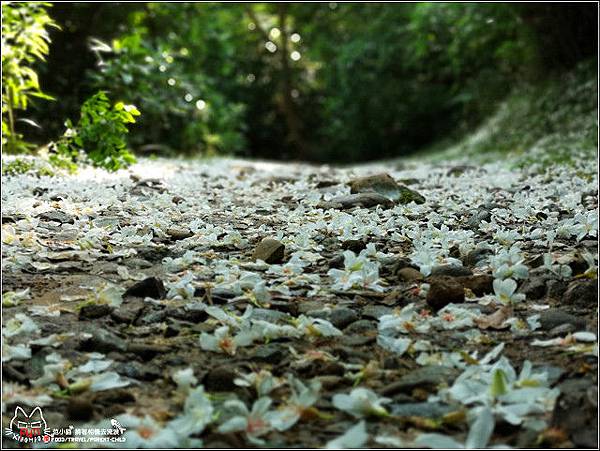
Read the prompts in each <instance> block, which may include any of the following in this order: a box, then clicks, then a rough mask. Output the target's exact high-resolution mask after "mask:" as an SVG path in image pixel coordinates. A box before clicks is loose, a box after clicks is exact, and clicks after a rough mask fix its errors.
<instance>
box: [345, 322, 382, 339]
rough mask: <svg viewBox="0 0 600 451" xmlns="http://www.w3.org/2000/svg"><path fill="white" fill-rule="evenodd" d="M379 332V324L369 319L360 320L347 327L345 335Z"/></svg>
mask: <svg viewBox="0 0 600 451" xmlns="http://www.w3.org/2000/svg"><path fill="white" fill-rule="evenodd" d="M376 330H377V323H376V322H375V321H369V320H367V319H360V320H358V321H354V322H353V323H351V324H349V325H348V326H346V328H345V329H344V333H346V334H348V335H351V334H364V333H365V332H373V331H376Z"/></svg>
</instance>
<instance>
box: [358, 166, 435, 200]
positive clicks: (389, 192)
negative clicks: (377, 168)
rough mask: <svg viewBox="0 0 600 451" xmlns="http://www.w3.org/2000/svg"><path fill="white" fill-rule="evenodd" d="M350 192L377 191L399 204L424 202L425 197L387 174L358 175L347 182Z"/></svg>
mask: <svg viewBox="0 0 600 451" xmlns="http://www.w3.org/2000/svg"><path fill="white" fill-rule="evenodd" d="M348 185H349V186H350V192H351V193H353V194H356V193H377V194H381V195H382V196H385V197H387V198H388V199H391V200H393V201H394V202H397V203H399V204H409V203H411V202H415V203H417V204H423V203H425V198H424V197H423V196H422V195H421V194H419V193H418V192H416V191H414V190H411V189H410V188H407V187H406V186H403V185H399V184H398V183H396V181H395V180H394V179H393V178H392V177H391V176H390V175H389V174H385V173H383V174H376V175H370V176H367V177H360V178H357V179H354V180H352V181H350V182H349V183H348Z"/></svg>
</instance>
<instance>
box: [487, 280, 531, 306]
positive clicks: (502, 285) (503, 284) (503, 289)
mask: <svg viewBox="0 0 600 451" xmlns="http://www.w3.org/2000/svg"><path fill="white" fill-rule="evenodd" d="M493 286H494V293H495V295H496V298H497V299H498V300H499V301H500V302H501V303H503V304H514V303H516V302H520V301H523V300H525V295H524V294H521V293H515V291H516V290H517V282H515V281H514V280H513V279H505V280H500V279H494V283H493Z"/></svg>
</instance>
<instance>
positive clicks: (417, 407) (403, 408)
mask: <svg viewBox="0 0 600 451" xmlns="http://www.w3.org/2000/svg"><path fill="white" fill-rule="evenodd" d="M390 410H391V414H392V415H394V416H396V417H422V418H431V419H437V418H441V417H443V416H444V415H446V414H448V413H450V412H453V411H455V410H456V408H454V407H452V406H449V405H447V404H442V403H439V402H416V403H402V404H392V405H391V406H390Z"/></svg>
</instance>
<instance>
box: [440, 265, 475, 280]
mask: <svg viewBox="0 0 600 451" xmlns="http://www.w3.org/2000/svg"><path fill="white" fill-rule="evenodd" d="M472 274H473V271H471V270H470V269H469V268H465V267H464V266H461V265H436V266H434V267H433V268H431V275H432V276H448V277H460V276H470V275H472Z"/></svg>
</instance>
